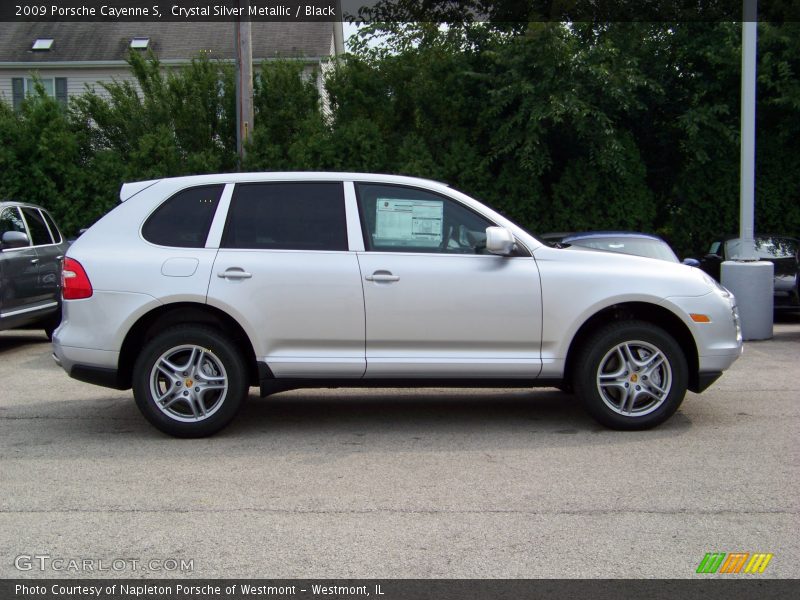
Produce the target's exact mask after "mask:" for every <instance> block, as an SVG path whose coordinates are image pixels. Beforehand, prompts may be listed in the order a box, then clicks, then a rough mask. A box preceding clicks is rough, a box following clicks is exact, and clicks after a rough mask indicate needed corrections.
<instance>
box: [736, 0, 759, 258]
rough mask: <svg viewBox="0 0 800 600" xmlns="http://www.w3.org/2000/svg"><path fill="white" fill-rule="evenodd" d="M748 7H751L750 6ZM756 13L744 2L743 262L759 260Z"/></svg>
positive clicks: (752, 2)
mask: <svg viewBox="0 0 800 600" xmlns="http://www.w3.org/2000/svg"><path fill="white" fill-rule="evenodd" d="M748 4H750V6H749V7H748ZM748 9H750V10H748ZM756 10H757V7H756V2H755V0H744V3H743V7H742V14H743V20H742V115H741V118H742V124H741V159H740V160H741V162H740V180H739V181H740V189H739V203H740V206H739V211H740V212H739V237H740V238H741V239H742V249H741V256H740V258H741V260H755V259H756V253H755V242H754V240H753V238H754V230H755V170H756V41H757V36H758V23H757V22H756ZM751 11H752V12H751Z"/></svg>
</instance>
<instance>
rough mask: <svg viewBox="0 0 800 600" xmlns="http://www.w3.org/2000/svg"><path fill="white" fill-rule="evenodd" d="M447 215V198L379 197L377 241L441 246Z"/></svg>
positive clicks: (384, 244) (376, 226)
mask: <svg viewBox="0 0 800 600" xmlns="http://www.w3.org/2000/svg"><path fill="white" fill-rule="evenodd" d="M443 217H444V201H440V200H399V199H395V198H378V199H377V201H376V202H375V238H374V241H375V243H376V244H377V245H380V246H395V245H396V246H400V245H402V246H424V247H431V246H438V245H439V244H441V242H442V221H443Z"/></svg>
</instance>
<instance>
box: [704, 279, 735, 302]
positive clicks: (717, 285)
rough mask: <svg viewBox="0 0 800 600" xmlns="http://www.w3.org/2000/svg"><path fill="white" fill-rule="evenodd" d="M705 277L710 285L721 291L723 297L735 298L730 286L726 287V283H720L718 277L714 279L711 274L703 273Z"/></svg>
mask: <svg viewBox="0 0 800 600" xmlns="http://www.w3.org/2000/svg"><path fill="white" fill-rule="evenodd" d="M703 279H704V280H705V282H706V283H707V284H708V285H709V286H711V287H712V288H714V289H715V290H716V291H717V292H718V293H719V295H720V296H722V297H723V298H733V294H732V293H731V291H730V290H729V289H728V288H726V287H725V286H724V285H721V284H720V283H719V281H717V280H716V279H714V278H713V277H711V276H710V275H707V274H706V273H703Z"/></svg>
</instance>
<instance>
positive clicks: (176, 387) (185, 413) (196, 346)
mask: <svg viewBox="0 0 800 600" xmlns="http://www.w3.org/2000/svg"><path fill="white" fill-rule="evenodd" d="M245 365H246V363H245V360H244V358H243V357H242V354H241V352H240V351H239V349H238V348H237V346H236V345H235V344H234V343H233V342H231V340H230V339H228V338H227V337H226V336H225V335H223V334H222V333H220V332H219V331H217V330H216V329H213V328H210V327H205V326H201V325H180V326H177V327H173V328H170V329H167V330H166V331H164V332H163V333H161V334H159V335H157V336H156V337H155V338H153V339H151V340H150V341H149V342H147V344H145V346H144V349H143V350H142V352H141V354H139V356H138V358H137V359H136V363H135V365H134V367H133V395H134V397H135V398H136V405H137V406H138V407H139V410H140V411H141V412H142V414H143V415H144V416H145V418H146V419H147V420H148V421H150V423H152V424H153V425H154V426H155V427H157V428H158V429H160V430H161V431H163V432H164V433H167V434H169V435H172V436H175V437H181V438H197V437H205V436H209V435H212V434H214V433H216V432H217V431H219V430H220V429H222V428H223V427H225V426H226V425H227V424H228V423H230V422H231V420H232V419H233V418H234V417H235V416H236V413H237V412H238V410H239V408H240V407H241V405H242V403H243V402H244V399H245V398H246V397H247V393H248V390H249V385H248V377H247V369H246V366H245Z"/></svg>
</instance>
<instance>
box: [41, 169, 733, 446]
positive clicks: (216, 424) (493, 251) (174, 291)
mask: <svg viewBox="0 0 800 600" xmlns="http://www.w3.org/2000/svg"><path fill="white" fill-rule="evenodd" d="M120 199H121V200H122V202H121V204H120V205H119V206H118V207H117V208H115V209H114V210H113V211H111V212H110V213H109V214H107V215H106V216H105V217H103V218H102V219H101V220H100V221H99V222H98V223H97V224H95V225H94V226H93V227H91V228H90V229H89V230H88V231H87V232H86V233H84V234H83V236H81V237H80V238H79V239H78V240H77V241H76V242H75V243H74V244H73V245H72V247H71V248H70V250H69V252H68V254H67V258H66V259H65V265H64V284H63V287H64V290H63V292H64V317H63V321H62V324H61V326H60V327H59V328H58V329H57V330H56V332H55V335H54V338H53V347H54V357H55V359H56V361H57V362H58V363H59V364H60V365H61V366H62V367H63V368H64V370H65V371H66V372H67V373H68V374H69V375H71V376H72V377H74V378H76V379H79V380H82V381H87V382H90V383H95V384H100V385H106V386H111V387H114V388H118V389H128V388H131V387H132V388H133V393H134V397H135V399H136V402H137V405H138V406H139V408H140V410H141V411H142V413H143V414H144V416H145V417H146V418H147V419H148V420H149V421H150V422H151V423H152V424H153V425H155V426H156V427H158V428H159V429H161V430H162V431H165V432H167V433H169V434H172V435H175V436H180V437H196V436H204V435H210V434H212V433H214V432H216V431H218V430H220V429H221V428H222V427H224V426H225V425H226V424H228V423H229V422H230V420H231V419H232V418H233V417H234V415H235V414H236V412H237V410H238V409H239V407H240V405H241V404H242V402H243V401H244V399H245V398H246V397H247V394H248V390H249V388H250V386H259V387H260V390H261V394H262V395H267V394H270V393H273V392H278V391H282V390H287V389H292V388H298V387H308V386H315V387H337V386H342V387H356V386H384V387H385V386H402V387H410V386H437V387H439V386H466V387H477V386H484V387H508V386H554V385H562V386H563V385H571V387H573V388H574V390H575V392H576V393H577V395H578V396H579V397H580V398H581V400H582V401H583V403H584V405H585V407H586V409H587V410H588V411H589V412H590V413H591V414H592V415H593V416H594V417H595V418H596V419H597V420H598V421H599V422H601V423H603V424H605V425H607V426H609V427H613V428H617V429H644V428H649V427H653V426H655V425H658V424H660V423H662V422H663V421H665V420H666V419H667V418H669V416H670V415H672V414H673V413H674V412H675V411H676V410H677V408H678V406H679V405H680V403H681V402H682V401H683V399H684V396H685V393H686V390H687V389H690V390H692V391H695V392H701V391H703V390H704V389H705V388H707V387H708V386H709V385H711V383H713V382H714V381H715V380H716V379H717V378H718V377H719V376H720V374H721V373H722V371H723V370H725V369H726V368H728V367H729V366H730V365H731V364H732V363H733V362H734V361H735V360H736V358H737V357H738V356H739V355H740V353H741V350H742V340H741V335H740V331H739V325H738V316H737V311H736V303H735V300H734V298H733V297H732V296H731V294H729V293H728V292H727V291H726V290H725V289H724V288H722V287H720V286H719V285H718V284H717V283H716V282H715V281H714V280H713V279H711V278H710V277H708V276H707V275H705V274H704V273H702V272H701V271H699V270H698V269H694V268H691V267H687V266H684V265H680V264H670V263H666V262H663V261H654V260H652V259H647V258H641V257H636V256H627V255H622V254H613V253H608V252H598V251H593V250H589V249H585V248H580V247H577V246H573V247H570V248H564V249H557V248H551V247H548V246H546V245H543V244H542V243H540V242H539V241H538V240H536V239H535V238H534V237H533V236H531V235H530V234H528V233H527V232H526V231H524V230H523V229H521V228H520V227H518V226H516V225H515V224H514V223H512V222H510V221H508V220H507V219H505V218H504V217H503V216H501V215H499V214H498V213H496V212H495V211H493V210H491V209H490V208H488V207H486V206H484V205H482V204H481V203H479V202H477V201H476V200H474V199H472V198H469V197H468V196H466V195H464V194H462V193H460V192H458V191H456V190H453V189H451V188H450V187H448V186H447V185H444V184H441V183H436V182H433V181H427V180H421V179H416V178H411V177H400V176H390V175H371V174H352V173H253V174H241V173H240V174H227V175H202V176H192V177H180V178H170V179H161V180H157V181H145V182H138V183H130V184H126V185H124V186H123V187H122V190H121V193H120Z"/></svg>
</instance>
